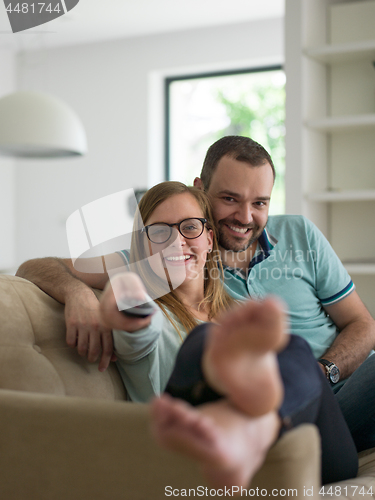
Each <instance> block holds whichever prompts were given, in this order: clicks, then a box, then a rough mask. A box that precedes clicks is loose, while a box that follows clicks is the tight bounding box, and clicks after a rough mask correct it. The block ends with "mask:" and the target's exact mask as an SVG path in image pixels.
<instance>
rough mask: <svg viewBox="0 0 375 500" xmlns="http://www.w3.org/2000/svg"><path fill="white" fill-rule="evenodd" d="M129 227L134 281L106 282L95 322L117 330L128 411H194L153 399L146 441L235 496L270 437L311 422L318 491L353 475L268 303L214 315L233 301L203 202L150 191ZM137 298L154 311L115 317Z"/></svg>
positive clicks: (312, 372)
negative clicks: (318, 452) (317, 436)
mask: <svg viewBox="0 0 375 500" xmlns="http://www.w3.org/2000/svg"><path fill="white" fill-rule="evenodd" d="M140 221H144V224H145V226H144V227H142V224H140ZM135 227H136V229H137V230H135V231H134V235H133V242H132V250H131V257H132V262H133V264H132V265H131V270H133V271H136V273H137V274H135V273H126V274H125V275H123V276H118V277H114V278H112V279H111V287H112V288H107V290H106V291H105V293H104V296H103V299H102V304H101V305H102V315H103V320H104V322H106V323H107V325H108V326H109V327H111V328H115V329H117V330H114V332H113V334H114V343H115V348H116V354H117V356H118V358H119V359H118V366H119V370H120V373H121V375H122V377H123V379H124V382H125V385H126V388H127V390H128V393H129V395H130V397H131V399H132V400H133V401H144V402H146V401H149V400H150V399H151V398H152V397H153V396H154V395H158V394H160V393H161V392H162V391H164V390H166V392H168V393H169V394H170V395H172V396H173V397H174V398H180V399H184V400H185V401H187V402H188V403H190V404H191V405H195V406H197V409H194V408H192V407H191V406H188V405H186V404H185V403H181V402H180V401H178V400H177V399H171V398H169V397H167V396H165V395H164V396H162V397H161V398H159V399H156V400H154V402H153V405H152V408H153V413H152V416H153V423H154V433H155V435H156V437H157V439H158V441H159V442H160V443H161V444H162V445H164V446H166V447H168V448H171V449H175V450H179V451H181V450H182V451H183V452H184V453H187V454H188V455H190V456H192V457H194V458H196V459H197V460H198V461H199V462H200V463H201V465H202V467H203V470H204V473H205V474H206V477H207V478H208V479H209V480H210V481H211V483H212V484H213V485H216V486H217V485H228V486H229V485H244V486H245V485H247V483H248V481H249V480H250V478H251V477H252V475H253V474H254V472H255V471H256V469H257V468H258V467H259V466H260V464H261V463H262V460H263V459H264V457H265V454H266V452H267V450H268V449H269V447H270V446H271V445H272V443H273V442H274V440H275V439H276V438H277V436H278V435H279V434H281V433H282V432H284V431H285V430H286V429H287V428H291V427H293V426H296V425H299V424H300V423H303V422H314V423H316V424H317V425H318V427H319V430H320V433H321V437H322V456H323V458H322V460H323V482H324V483H326V482H331V481H337V480H340V479H344V478H348V477H353V475H355V474H356V467H357V455H356V452H355V447H354V444H353V443H352V441H351V437H350V434H349V432H348V430H347V428H346V426H345V423H344V421H343V418H342V416H341V414H340V411H339V409H338V406H337V404H336V403H335V401H334V399H333V395H332V393H331V390H330V388H329V386H328V384H327V382H326V380H325V379H324V376H323V374H322V372H321V370H320V369H319V368H318V366H317V363H316V362H315V360H314V358H313V356H312V354H311V352H310V350H309V348H308V346H307V344H306V342H305V341H304V340H303V339H301V338H299V337H295V336H288V335H286V334H285V332H284V330H285V318H284V315H283V312H282V310H281V307H280V305H279V304H278V303H277V302H275V300H272V299H267V300H266V301H264V302H262V303H257V302H255V301H246V303H245V304H243V305H241V306H237V308H234V309H232V310H230V311H229V312H227V313H225V314H224V311H225V310H226V309H227V308H230V307H232V306H234V301H233V300H232V299H231V298H230V297H229V296H228V295H227V294H226V293H225V291H224V289H223V286H222V281H221V279H218V278H220V277H221V274H222V268H221V263H220V259H218V256H219V253H218V248H217V243H216V238H215V234H214V230H213V225H212V221H211V214H210V209H209V204H208V201H207V199H206V197H205V195H204V193H202V192H201V191H197V190H196V189H194V188H190V187H187V186H185V185H183V184H181V183H176V182H169V183H161V184H159V185H157V186H155V187H153V188H152V189H150V190H149V191H148V192H147V193H146V194H145V195H144V197H143V198H142V200H141V202H140V204H139V218H138V220H137V221H136V226H135ZM175 228H176V229H175ZM140 278H141V279H140ZM142 282H143V283H142ZM146 290H147V293H148V294H149V295H150V296H151V297H152V298H154V302H155V304H156V306H157V308H156V312H155V314H153V315H152V316H151V317H148V318H143V319H139V318H134V317H130V316H126V315H122V314H121V313H120V312H119V311H118V310H116V308H117V305H116V301H115V297H116V299H117V303H119V302H120V301H125V302H129V301H130V299H137V300H138V303H142V302H145V301H146V300H149V299H147V296H146ZM112 291H113V293H112ZM166 292H168V293H166ZM120 309H121V307H120ZM222 313H223V314H224V316H222V317H220V318H219V316H220V315H221V314H222ZM207 321H210V322H211V323H213V325H212V324H211V326H207V323H205V322H207ZM215 323H220V324H216V325H215ZM192 328H193V331H192V332H191V333H189V335H187V334H188V332H189V331H190V330H191V329H192ZM183 341H184V342H183ZM182 342H183V344H182ZM181 344H182V346H181ZM177 354H178V355H177ZM176 356H177V358H176ZM279 371H280V373H279ZM249 450H250V451H249ZM338 457H339V458H338Z"/></svg>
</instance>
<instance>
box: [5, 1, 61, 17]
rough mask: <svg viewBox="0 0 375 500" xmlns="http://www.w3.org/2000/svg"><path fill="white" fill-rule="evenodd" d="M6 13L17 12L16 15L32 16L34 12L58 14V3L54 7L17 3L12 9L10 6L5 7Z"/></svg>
mask: <svg viewBox="0 0 375 500" xmlns="http://www.w3.org/2000/svg"><path fill="white" fill-rule="evenodd" d="M6 11H7V12H9V13H12V12H17V13H18V14H34V13H35V12H37V13H39V14H41V13H42V12H43V11H44V12H49V13H51V14H52V12H58V13H60V2H57V4H56V5H54V4H52V3H43V2H38V3H30V4H29V3H17V4H16V5H15V6H14V7H12V4H9V5H7V7H6Z"/></svg>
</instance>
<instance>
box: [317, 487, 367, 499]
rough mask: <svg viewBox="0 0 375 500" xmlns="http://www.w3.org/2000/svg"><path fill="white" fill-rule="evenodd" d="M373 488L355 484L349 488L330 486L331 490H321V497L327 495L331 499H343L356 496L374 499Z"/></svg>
mask: <svg viewBox="0 0 375 500" xmlns="http://www.w3.org/2000/svg"><path fill="white" fill-rule="evenodd" d="M372 494H373V493H372V486H370V487H369V488H367V487H365V486H362V487H360V486H355V485H354V484H351V485H349V486H339V485H337V486H330V487H329V488H327V489H326V487H324V486H322V487H321V488H320V490H319V495H322V496H323V497H324V496H325V495H327V496H331V497H341V496H345V497H347V496H348V495H350V496H351V497H352V498H353V497H355V495H358V496H359V495H361V496H363V497H364V496H365V495H370V498H371V497H372Z"/></svg>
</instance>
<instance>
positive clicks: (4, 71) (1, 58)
mask: <svg viewBox="0 0 375 500" xmlns="http://www.w3.org/2000/svg"><path fill="white" fill-rule="evenodd" d="M14 88H15V58H14V56H13V53H12V52H11V51H8V50H5V49H3V50H0V97H2V96H3V95H5V94H8V93H10V92H12V91H13V90H14ZM15 210H16V209H15V166H14V162H13V160H10V159H7V158H4V157H1V156H0V227H1V231H0V270H3V271H6V270H8V269H11V268H13V267H14V265H15V263H16V250H15V231H16V215H15Z"/></svg>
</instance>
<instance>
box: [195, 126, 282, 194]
mask: <svg viewBox="0 0 375 500" xmlns="http://www.w3.org/2000/svg"><path fill="white" fill-rule="evenodd" d="M223 156H230V157H232V158H233V159H234V160H238V161H244V162H247V163H249V164H250V165H251V166H253V167H260V166H261V165H264V164H265V163H267V162H268V163H269V164H270V165H271V168H272V173H273V178H274V179H275V177H276V172H275V167H274V164H273V162H272V159H271V156H270V155H269V154H268V153H267V151H266V150H265V149H264V147H263V146H261V145H260V144H258V143H257V142H255V141H253V140H252V139H250V137H242V136H240V135H227V136H226V137H222V138H221V139H219V140H218V141H216V142H214V143H213V144H212V146H210V147H209V148H208V151H207V154H206V158H205V159H204V162H203V167H202V172H201V179H202V182H203V187H204V189H205V191H207V189H208V188H209V187H210V184H211V179H212V175H213V173H214V171H215V169H216V167H217V164H218V163H219V161H220V160H221V158H222V157H223Z"/></svg>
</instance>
